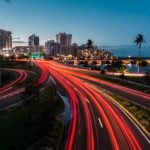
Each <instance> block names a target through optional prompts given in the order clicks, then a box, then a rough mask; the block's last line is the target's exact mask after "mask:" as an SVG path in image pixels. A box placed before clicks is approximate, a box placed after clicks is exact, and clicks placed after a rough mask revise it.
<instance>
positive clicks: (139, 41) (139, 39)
mask: <svg viewBox="0 0 150 150" xmlns="http://www.w3.org/2000/svg"><path fill="white" fill-rule="evenodd" d="M134 43H135V44H136V46H138V48H139V58H140V56H141V46H142V43H145V40H144V37H143V35H142V34H138V35H137V36H136V38H135V41H134Z"/></svg>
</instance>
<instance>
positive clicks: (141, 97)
mask: <svg viewBox="0 0 150 150" xmlns="http://www.w3.org/2000/svg"><path fill="white" fill-rule="evenodd" d="M51 64H52V65H53V66H54V67H55V68H56V67H58V66H59V68H62V69H64V70H65V72H66V73H70V74H72V75H74V76H76V77H78V78H82V79H83V80H85V81H88V82H91V83H94V84H95V85H97V86H99V87H101V88H103V89H104V90H108V91H110V92H112V93H115V94H117V95H119V96H121V97H123V98H125V99H127V100H129V101H131V102H133V103H136V104H138V105H140V106H143V107H145V108H147V109H150V94H146V93H143V92H140V91H136V90H133V89H130V88H127V87H123V86H120V85H117V84H114V83H110V82H107V81H104V80H101V79H96V78H94V77H91V76H89V75H87V74H82V73H80V72H79V71H81V72H82V71H85V72H87V71H88V70H86V69H79V68H72V67H67V66H63V65H60V64H58V63H54V62H52V63H51ZM92 72H95V71H92ZM96 72H97V71H96Z"/></svg>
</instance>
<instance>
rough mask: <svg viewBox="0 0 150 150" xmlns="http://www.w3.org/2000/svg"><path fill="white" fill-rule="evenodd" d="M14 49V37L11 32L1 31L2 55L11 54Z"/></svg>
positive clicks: (0, 46) (0, 50)
mask: <svg viewBox="0 0 150 150" xmlns="http://www.w3.org/2000/svg"><path fill="white" fill-rule="evenodd" d="M11 49H12V36H11V32H10V31H6V30H2V29H0V53H1V54H2V51H4V53H9V51H11Z"/></svg>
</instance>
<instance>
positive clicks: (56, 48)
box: [45, 40, 60, 56]
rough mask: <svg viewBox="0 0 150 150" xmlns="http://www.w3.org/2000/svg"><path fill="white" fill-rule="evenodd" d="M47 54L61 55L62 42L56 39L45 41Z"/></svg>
mask: <svg viewBox="0 0 150 150" xmlns="http://www.w3.org/2000/svg"><path fill="white" fill-rule="evenodd" d="M45 54H46V55H47V56H58V55H60V44H59V43H57V42H55V41H54V40H48V41H47V42H46V43H45Z"/></svg>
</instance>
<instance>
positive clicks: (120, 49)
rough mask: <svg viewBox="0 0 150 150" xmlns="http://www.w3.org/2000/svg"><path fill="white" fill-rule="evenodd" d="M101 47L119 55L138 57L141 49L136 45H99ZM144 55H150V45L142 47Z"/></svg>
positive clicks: (142, 54)
mask: <svg viewBox="0 0 150 150" xmlns="http://www.w3.org/2000/svg"><path fill="white" fill-rule="evenodd" d="M99 48H100V49H106V50H108V51H110V52H111V53H113V55H114V56H116V57H118V56H120V57H128V56H131V57H137V56H138V54H139V50H138V48H137V47H136V46H99ZM141 56H142V57H150V47H142V48H141Z"/></svg>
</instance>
